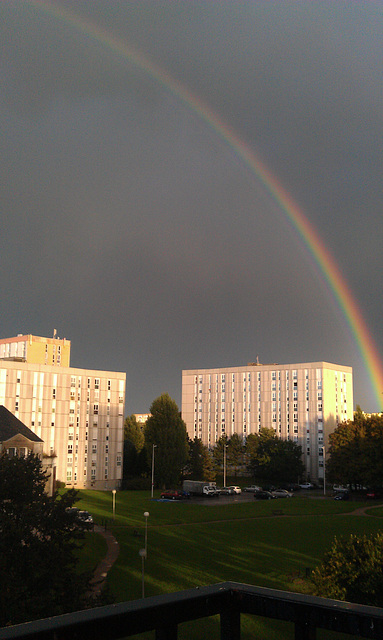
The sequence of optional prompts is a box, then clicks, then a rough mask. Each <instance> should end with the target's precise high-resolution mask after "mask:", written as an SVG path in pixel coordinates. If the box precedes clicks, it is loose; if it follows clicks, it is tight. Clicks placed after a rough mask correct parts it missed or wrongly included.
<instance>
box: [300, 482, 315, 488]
mask: <svg viewBox="0 0 383 640" xmlns="http://www.w3.org/2000/svg"><path fill="white" fill-rule="evenodd" d="M299 486H300V488H301V489H314V485H313V484H312V483H311V482H303V483H302V484H300V485H299Z"/></svg>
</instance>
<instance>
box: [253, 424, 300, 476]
mask: <svg viewBox="0 0 383 640" xmlns="http://www.w3.org/2000/svg"><path fill="white" fill-rule="evenodd" d="M247 452H248V455H249V468H250V470H251V472H252V475H253V477H254V478H257V479H258V480H259V481H261V482H262V481H263V482H266V483H276V482H278V483H289V482H296V481H297V479H298V478H299V476H301V475H302V474H303V471H304V466H303V462H302V448H301V447H300V446H299V445H298V444H296V443H295V442H293V441H292V440H282V439H281V438H278V436H277V435H276V433H275V431H274V429H267V428H263V429H260V431H259V434H252V436H251V437H250V436H249V437H248V439H247Z"/></svg>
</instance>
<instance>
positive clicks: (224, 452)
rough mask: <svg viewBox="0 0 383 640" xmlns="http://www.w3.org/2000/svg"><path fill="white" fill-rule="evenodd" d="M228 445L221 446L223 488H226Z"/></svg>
mask: <svg viewBox="0 0 383 640" xmlns="http://www.w3.org/2000/svg"><path fill="white" fill-rule="evenodd" d="M228 446H229V445H228V444H224V445H223V486H224V487H226V449H227V447H228Z"/></svg>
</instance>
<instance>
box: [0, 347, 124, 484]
mask: <svg viewBox="0 0 383 640" xmlns="http://www.w3.org/2000/svg"><path fill="white" fill-rule="evenodd" d="M69 365H70V341H69V340H66V339H59V338H56V337H54V338H42V337H38V336H32V335H18V336H17V337H15V338H7V339H1V340H0V405H4V406H5V407H6V408H7V409H8V410H9V411H11V412H12V413H13V414H14V415H15V416H16V417H17V418H19V420H21V421H22V422H23V423H24V424H25V425H26V426H28V427H29V428H30V429H31V430H32V431H33V432H34V433H35V434H36V435H37V436H39V438H41V439H42V440H43V441H44V447H43V451H44V456H46V457H50V458H51V459H52V466H53V467H55V474H56V479H57V480H61V481H63V482H65V484H66V485H67V486H68V487H75V488H78V489H90V488H94V489H100V490H111V489H115V488H118V486H119V485H120V483H121V479H122V459H123V432H124V426H123V424H124V407H125V378H126V374H125V373H120V372H115V371H97V370H90V369H74V368H72V367H70V366H69Z"/></svg>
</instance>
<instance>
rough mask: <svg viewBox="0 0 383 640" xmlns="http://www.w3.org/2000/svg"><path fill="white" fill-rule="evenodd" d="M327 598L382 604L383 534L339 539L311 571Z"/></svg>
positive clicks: (378, 605)
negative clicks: (319, 563)
mask: <svg viewBox="0 0 383 640" xmlns="http://www.w3.org/2000/svg"><path fill="white" fill-rule="evenodd" d="M312 582H313V584H314V586H315V593H316V595H318V596H324V597H325V598H333V599H334V600H346V601H348V602H357V603H359V604H368V605H373V606H376V607H382V606H383V533H382V532H381V531H378V533H375V534H372V535H371V536H367V535H363V536H356V535H351V536H350V538H348V539H345V538H341V539H337V538H335V540H334V543H333V546H332V548H331V549H330V551H328V552H327V553H326V554H325V556H324V559H323V561H322V563H321V565H319V567H317V568H316V569H315V570H314V572H313V574H312Z"/></svg>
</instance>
